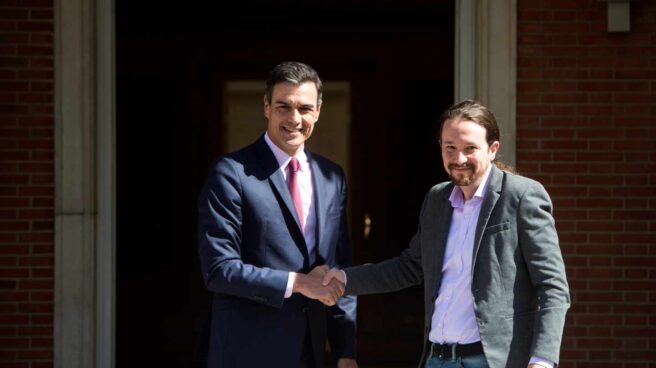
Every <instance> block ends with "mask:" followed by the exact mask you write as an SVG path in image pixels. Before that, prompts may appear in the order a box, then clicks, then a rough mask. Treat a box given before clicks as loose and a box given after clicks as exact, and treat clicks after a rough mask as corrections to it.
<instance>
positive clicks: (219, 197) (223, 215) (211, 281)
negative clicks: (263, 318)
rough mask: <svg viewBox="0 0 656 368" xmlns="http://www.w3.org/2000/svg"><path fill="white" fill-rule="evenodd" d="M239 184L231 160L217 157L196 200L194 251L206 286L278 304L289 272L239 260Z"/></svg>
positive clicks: (240, 215) (268, 303)
mask: <svg viewBox="0 0 656 368" xmlns="http://www.w3.org/2000/svg"><path fill="white" fill-rule="evenodd" d="M242 205H243V201H242V188H241V182H240V177H239V175H238V173H237V170H236V169H235V163H234V161H232V160H230V159H228V158H222V159H219V160H218V161H217V162H216V163H215V165H214V167H213V169H212V170H210V173H209V175H208V178H207V181H206V183H205V185H204V187H203V189H202V191H201V194H200V196H199V200H198V248H199V249H198V251H199V257H200V263H201V272H202V273H203V278H204V280H205V285H206V286H207V288H208V289H209V290H210V291H212V292H215V293H223V294H229V295H233V296H237V297H241V298H246V299H250V300H252V301H255V302H258V303H262V304H265V305H269V306H273V307H278V308H280V307H281V306H282V303H283V299H284V293H285V288H286V286H287V280H288V277H289V272H287V271H281V270H274V269H271V268H267V267H256V266H254V265H252V264H247V263H244V262H243V261H242V258H241V249H242V246H243V244H242V232H243V231H248V230H247V229H243V226H242V211H243V208H242Z"/></svg>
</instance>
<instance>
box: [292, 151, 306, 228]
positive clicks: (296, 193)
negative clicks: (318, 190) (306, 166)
mask: <svg viewBox="0 0 656 368" xmlns="http://www.w3.org/2000/svg"><path fill="white" fill-rule="evenodd" d="M288 166H289V184H288V185H289V193H291V195H292V200H293V201H294V207H295V208H296V214H297V215H298V219H299V221H300V222H301V230H303V229H305V221H303V202H302V201H301V191H300V190H299V189H298V176H297V175H296V173H298V169H299V168H300V167H301V166H300V165H299V163H298V160H297V159H296V158H295V157H292V159H291V161H289V165H288Z"/></svg>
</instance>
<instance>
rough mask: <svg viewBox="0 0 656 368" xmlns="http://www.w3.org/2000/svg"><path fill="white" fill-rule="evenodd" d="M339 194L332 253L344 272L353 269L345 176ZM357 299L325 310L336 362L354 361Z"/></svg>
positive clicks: (344, 300)
mask: <svg viewBox="0 0 656 368" xmlns="http://www.w3.org/2000/svg"><path fill="white" fill-rule="evenodd" d="M341 178H342V179H341V191H340V204H339V205H340V214H341V215H340V223H339V237H338V242H337V249H336V250H335V264H334V265H332V266H333V267H337V268H340V269H342V268H345V267H349V266H351V265H353V256H352V251H351V241H350V236H349V231H348V222H347V216H346V208H347V186H346V180H345V178H344V173H343V172H342V175H341ZM356 312H357V298H356V297H355V296H351V295H345V296H343V297H342V298H340V299H339V301H338V302H337V304H336V305H334V306H332V307H328V308H327V313H326V318H327V321H326V324H327V330H328V331H327V332H328V341H329V342H330V347H331V349H332V351H333V354H334V355H335V357H336V358H337V359H339V358H351V359H355V356H356V346H355V333H356Z"/></svg>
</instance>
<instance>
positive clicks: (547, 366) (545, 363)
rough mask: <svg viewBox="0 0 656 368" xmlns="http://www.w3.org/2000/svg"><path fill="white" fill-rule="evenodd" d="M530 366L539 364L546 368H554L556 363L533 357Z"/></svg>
mask: <svg viewBox="0 0 656 368" xmlns="http://www.w3.org/2000/svg"><path fill="white" fill-rule="evenodd" d="M528 364H537V365H539V366H541V367H544V368H553V367H554V365H555V363H554V362H552V361H550V360H546V359H543V358H540V357H536V356H533V357H531V360H530V361H529V362H528Z"/></svg>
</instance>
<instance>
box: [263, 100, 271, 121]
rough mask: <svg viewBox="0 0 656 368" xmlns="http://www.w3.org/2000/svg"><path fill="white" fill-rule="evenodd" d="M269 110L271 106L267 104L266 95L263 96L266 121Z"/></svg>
mask: <svg viewBox="0 0 656 368" xmlns="http://www.w3.org/2000/svg"><path fill="white" fill-rule="evenodd" d="M270 109H271V105H270V104H269V99H268V98H267V95H266V94H265V95H264V116H265V117H266V118H267V119H268V118H269V111H270Z"/></svg>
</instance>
